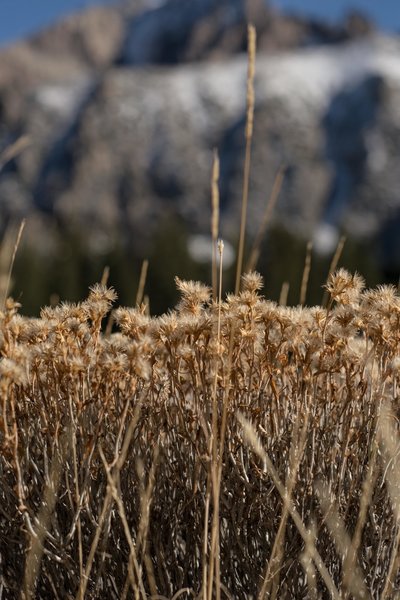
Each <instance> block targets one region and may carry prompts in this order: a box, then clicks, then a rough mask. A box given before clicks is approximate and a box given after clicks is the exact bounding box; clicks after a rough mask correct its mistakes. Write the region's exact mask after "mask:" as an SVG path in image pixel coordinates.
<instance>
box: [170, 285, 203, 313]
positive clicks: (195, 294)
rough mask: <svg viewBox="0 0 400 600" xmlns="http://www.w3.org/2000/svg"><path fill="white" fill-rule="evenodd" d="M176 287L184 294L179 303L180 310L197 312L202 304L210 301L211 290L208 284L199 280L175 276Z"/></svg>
mask: <svg viewBox="0 0 400 600" xmlns="http://www.w3.org/2000/svg"><path fill="white" fill-rule="evenodd" d="M175 283H176V287H177V288H178V290H179V291H180V292H181V294H182V299H181V301H180V302H179V304H178V310H179V311H182V310H187V311H189V312H191V313H193V314H197V313H198V312H199V311H200V309H201V307H202V305H203V304H206V303H208V302H209V300H210V297H211V290H210V288H209V287H208V286H206V285H204V284H203V283H200V282H198V281H183V280H182V279H179V277H175Z"/></svg>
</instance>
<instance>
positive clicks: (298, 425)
mask: <svg viewBox="0 0 400 600" xmlns="http://www.w3.org/2000/svg"><path fill="white" fill-rule="evenodd" d="M177 285H178V288H179V290H180V293H181V301H180V304H179V305H178V307H177V309H176V310H175V311H172V312H170V313H169V314H167V315H164V316H162V317H158V318H151V317H150V316H148V314H147V313H146V305H145V304H142V305H140V306H138V307H137V308H135V309H130V308H119V309H117V310H116V312H115V314H114V318H115V321H116V323H117V324H118V331H115V332H113V333H110V331H106V332H105V333H101V325H102V322H103V321H104V319H106V318H107V315H108V314H109V311H110V308H111V303H112V302H113V300H114V299H115V294H114V292H113V290H112V289H107V288H106V287H104V286H101V285H98V286H94V287H93V288H92V290H91V292H90V294H89V297H88V299H87V300H85V301H84V302H82V303H81V304H77V305H59V306H56V307H54V308H45V309H43V311H42V314H41V317H40V318H39V319H29V318H26V317H21V316H19V315H18V312H17V310H18V306H17V305H16V304H15V303H14V302H13V301H11V300H8V301H7V303H6V306H5V309H4V311H3V312H2V314H1V355H2V358H1V361H0V372H1V384H0V386H1V420H0V427H1V429H0V442H1V446H2V452H1V462H0V469H1V470H0V481H1V483H0V493H1V504H0V547H1V569H2V572H1V581H0V586H1V592H2V594H3V597H4V598H14V597H15V598H17V597H20V593H22V596H21V597H24V598H33V597H37V598H75V597H76V598H83V597H86V598H128V597H136V598H148V597H153V598H159V597H167V598H172V597H175V598H177V597H178V595H179V594H180V595H181V597H187V598H189V597H198V598H204V599H205V598H214V597H215V598H220V597H221V598H222V597H230V598H256V597H259V598H273V597H276V598H328V597H335V598H353V597H354V598H368V597H373V598H395V597H398V590H399V586H400V579H399V564H398V563H399V541H400V529H399V517H400V504H399V489H400V478H399V464H398V463H399V459H398V449H399V438H398V435H397V431H398V418H399V399H398V379H399V374H400V356H399V342H400V300H399V297H398V296H397V294H396V290H395V289H394V288H391V287H381V288H378V289H376V290H367V291H363V290H362V279H361V278H360V277H359V276H357V275H354V276H353V275H350V274H349V273H347V272H346V271H344V270H339V271H338V272H337V273H335V274H334V275H332V276H331V277H330V280H329V282H328V285H327V288H328V290H329V293H330V301H329V302H328V304H327V306H326V307H325V308H322V307H314V308H303V307H297V308H286V307H282V306H279V305H277V304H275V303H272V302H269V301H268V300H265V299H264V298H262V297H261V296H260V295H259V291H258V290H259V288H260V286H261V278H260V276H258V275H257V274H256V273H251V274H248V275H246V276H244V278H243V280H242V290H241V292H240V293H239V294H238V295H230V296H228V297H227V298H226V299H225V300H220V299H218V298H217V299H215V300H212V299H211V291H210V290H209V289H208V288H207V287H205V286H203V285H202V284H198V283H194V282H183V281H180V280H177ZM21 590H23V591H22V592H21ZM34 590H36V591H34ZM396 590H397V591H396ZM396 594H397V596H396Z"/></svg>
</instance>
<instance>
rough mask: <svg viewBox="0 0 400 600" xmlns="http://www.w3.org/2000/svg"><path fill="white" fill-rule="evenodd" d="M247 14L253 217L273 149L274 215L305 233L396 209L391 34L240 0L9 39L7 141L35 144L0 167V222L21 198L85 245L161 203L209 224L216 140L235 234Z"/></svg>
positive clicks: (262, 198)
mask: <svg viewBox="0 0 400 600" xmlns="http://www.w3.org/2000/svg"><path fill="white" fill-rule="evenodd" d="M137 6H138V5H136V7H137ZM249 16H250V17H251V18H252V20H253V21H254V22H255V23H256V26H257V29H258V32H259V35H258V40H259V44H258V46H259V51H258V56H257V69H256V71H257V74H256V116H255V134H254V141H253V158H252V172H251V195H250V207H249V231H250V233H252V234H254V233H255V232H256V230H257V226H258V223H259V221H260V218H261V215H262V213H263V210H264V207H265V203H266V201H267V198H268V195H269V192H270V190H271V186H272V182H273V178H274V176H275V173H276V171H277V169H278V168H279V167H280V166H281V165H283V164H284V165H285V166H286V178H285V182H284V185H283V189H282V193H281V197H280V200H279V203H278V206H277V209H276V213H275V219H276V221H278V222H280V223H283V224H284V225H285V226H286V227H287V228H289V229H291V230H294V231H296V232H297V233H298V234H300V235H302V236H304V238H305V239H309V238H310V237H312V236H313V235H314V232H315V230H316V228H317V230H318V224H320V225H321V224H323V225H326V224H329V226H331V227H333V228H334V229H335V230H336V229H338V228H340V227H343V228H345V229H346V228H347V229H348V230H349V231H351V233H352V234H355V235H359V236H374V235H377V234H378V233H379V232H380V231H382V230H384V228H385V227H387V223H389V222H390V223H391V222H392V221H393V218H395V217H396V215H398V213H399V211H400V199H399V195H398V190H399V189H400V181H399V179H400V175H399V174H398V173H399V170H398V168H397V160H398V159H397V156H398V151H399V147H400V113H399V110H398V106H399V105H400V67H399V66H398V65H399V64H400V60H399V59H400V42H399V40H398V39H395V38H390V37H385V36H383V35H379V34H377V33H373V32H371V28H370V26H369V25H368V23H367V22H366V21H365V20H363V19H362V18H361V17H356V16H355V15H353V16H352V17H351V18H349V19H348V20H347V22H346V23H344V24H343V26H342V27H338V28H335V29H333V28H329V27H324V26H323V25H321V24H316V23H309V22H302V21H301V20H300V19H298V18H294V17H291V18H289V17H283V16H282V15H279V14H277V13H276V12H274V11H272V10H271V9H269V8H267V7H266V6H264V5H263V4H262V3H261V2H255V1H253V2H247V3H245V2H244V1H242V0H230V1H228V0H224V1H223V2H217V1H216V0H207V1H206V0H201V1H200V0H199V1H197V0H171V1H170V2H168V3H166V4H165V5H163V6H161V7H159V8H157V9H155V10H152V11H147V12H139V11H138V10H137V11H136V12H135V11H134V10H129V9H125V12H123V11H118V10H116V9H111V8H108V9H105V8H102V9H94V10H91V11H88V12H87V13H84V14H83V15H80V16H79V17H74V18H72V19H70V20H68V21H66V22H65V23H61V24H60V25H58V26H56V27H55V28H54V29H50V30H49V31H47V32H45V33H43V34H41V35H40V36H37V37H36V38H34V39H32V40H30V41H27V42H25V43H21V44H18V45H16V46H15V47H11V48H9V49H6V50H3V51H2V69H1V75H0V152H1V149H4V148H6V147H7V146H8V145H9V144H10V143H12V142H13V141H14V140H16V139H17V138H18V137H19V136H20V135H21V134H27V135H28V136H29V138H30V142H31V145H30V147H29V148H28V149H26V150H25V151H24V152H23V153H22V154H21V155H19V156H18V157H16V158H15V159H14V160H12V161H11V162H9V163H7V164H6V165H5V166H3V168H2V171H1V173H0V219H1V225H2V228H3V229H4V228H5V227H6V225H7V224H8V223H9V222H10V221H13V220H16V219H19V218H21V217H22V216H26V215H28V217H29V222H28V228H27V235H28V236H31V238H32V240H33V241H35V240H40V239H42V237H39V236H40V235H41V232H43V231H44V229H43V227H46V232H48V223H50V222H51V223H53V222H56V223H58V226H60V227H61V228H65V227H70V226H71V224H73V226H74V227H76V228H78V229H80V230H82V231H84V232H85V235H86V236H87V237H88V239H89V240H90V241H91V244H92V246H93V248H94V249H96V248H97V249H99V248H101V247H107V246H110V245H112V244H113V243H114V241H115V239H116V238H119V239H120V240H121V239H127V240H129V241H130V243H131V244H133V246H135V244H136V245H138V246H139V245H142V244H146V240H148V239H149V237H151V234H152V232H153V231H154V228H155V226H156V224H157V222H158V221H159V220H160V219H161V218H162V216H163V215H165V213H166V212H169V213H172V214H176V215H179V216H180V217H181V218H182V219H183V220H184V221H185V223H186V224H187V226H188V228H189V230H190V231H191V232H193V233H206V232H208V230H209V220H210V208H209V205H210V200H209V196H210V193H209V188H210V185H209V179H210V171H211V159H212V149H213V148H215V147H216V148H218V150H219V153H220V160H221V181H220V186H221V211H222V215H221V219H222V223H221V227H222V234H223V235H224V236H225V237H226V238H228V239H229V238H231V239H233V238H234V237H235V236H236V235H237V231H238V221H239V207H240V198H241V178H242V163H243V149H244V148H243V146H244V142H243V131H244V122H245V89H246V56H245V53H244V50H245V45H246V21H247V19H248V18H249ZM144 66H145V67H146V68H144ZM352 147H353V148H355V150H353V151H351V150H350V148H352ZM332 215H333V216H332ZM397 218H398V216H397ZM29 223H30V225H29ZM43 224H45V225H43ZM392 229H393V227H392ZM320 241H321V240H320ZM322 241H323V240H322ZM37 243H38V244H40V243H41V242H40V241H37ZM321 244H322V245H321V247H323V243H322V242H321ZM385 252H386V254H387V253H388V251H386V250H385V251H383V253H385ZM389 253H390V254H391V255H392V254H393V252H392V250H390V251H389ZM392 258H393V257H392ZM397 260H398V264H399V265H400V256H398V257H397V258H396V259H395V261H394V262H395V263H396V261H397Z"/></svg>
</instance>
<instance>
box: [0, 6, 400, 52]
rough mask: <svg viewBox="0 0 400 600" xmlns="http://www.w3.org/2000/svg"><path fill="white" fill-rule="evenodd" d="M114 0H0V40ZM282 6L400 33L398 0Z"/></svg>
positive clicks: (15, 37) (28, 31)
mask: <svg viewBox="0 0 400 600" xmlns="http://www.w3.org/2000/svg"><path fill="white" fill-rule="evenodd" d="M116 2H117V0H0V44H6V43H9V42H11V41H13V40H15V39H18V38H21V37H24V36H26V35H29V34H30V33H33V32H35V31H37V30H39V29H41V28H43V27H45V26H47V25H49V24H51V23H52V22H54V21H56V20H57V19H60V18H61V17H62V16H63V15H66V14H68V13H70V12H72V11H74V10H80V9H82V8H85V7H88V6H92V5H94V4H112V3H116ZM270 2H271V4H274V5H275V6H278V7H280V8H282V9H290V10H292V11H296V12H297V13H299V14H307V15H311V16H318V17H321V18H325V19H329V20H331V21H335V20H338V19H340V18H341V17H342V16H343V15H344V14H345V13H346V12H348V11H349V10H350V9H351V8H358V9H361V10H363V11H365V12H366V13H367V14H369V15H370V16H371V17H372V18H373V20H374V21H375V22H376V23H377V24H378V25H379V26H380V27H381V28H383V29H387V30H391V31H397V32H399V33H400V0H270Z"/></svg>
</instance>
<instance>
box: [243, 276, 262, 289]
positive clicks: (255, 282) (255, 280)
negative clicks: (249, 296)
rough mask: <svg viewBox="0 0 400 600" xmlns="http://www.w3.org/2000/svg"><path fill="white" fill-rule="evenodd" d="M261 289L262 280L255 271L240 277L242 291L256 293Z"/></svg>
mask: <svg viewBox="0 0 400 600" xmlns="http://www.w3.org/2000/svg"><path fill="white" fill-rule="evenodd" d="M262 287H263V278H262V276H261V275H260V274H259V273H257V272H256V271H252V272H251V273H245V274H244V275H242V289H243V291H246V292H252V293H254V292H257V291H258V290H261V289H262Z"/></svg>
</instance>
